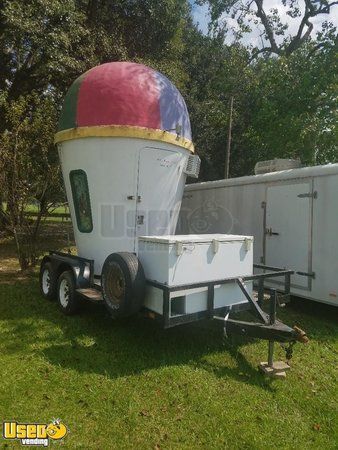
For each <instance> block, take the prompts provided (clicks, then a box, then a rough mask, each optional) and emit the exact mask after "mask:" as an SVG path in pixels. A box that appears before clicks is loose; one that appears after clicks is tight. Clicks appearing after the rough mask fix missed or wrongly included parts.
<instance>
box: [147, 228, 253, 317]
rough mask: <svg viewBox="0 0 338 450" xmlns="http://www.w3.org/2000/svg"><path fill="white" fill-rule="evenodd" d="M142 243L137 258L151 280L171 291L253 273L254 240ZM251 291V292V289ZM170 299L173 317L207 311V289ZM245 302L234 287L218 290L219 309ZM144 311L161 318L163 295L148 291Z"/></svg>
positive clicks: (153, 239) (210, 237) (215, 237)
mask: <svg viewBox="0 0 338 450" xmlns="http://www.w3.org/2000/svg"><path fill="white" fill-rule="evenodd" d="M138 241H139V246H138V249H139V251H138V257H139V259H140V261H141V263H142V265H143V268H144V271H145V275H146V278H147V279H148V280H152V281H157V282H159V283H163V284H166V285H168V286H181V285H186V284H190V285H192V284H194V283H201V282H208V281H215V280H221V279H224V278H234V277H241V276H249V275H252V273H253V245H252V244H253V237H252V236H237V235H226V234H203V235H181V236H179V235H176V236H175V235H171V236H141V237H139V239H138ZM248 288H249V290H250V291H251V283H249V284H248ZM170 298H171V300H172V301H171V315H172V316H173V315H177V314H190V313H193V312H199V311H205V310H207V288H206V287H202V288H193V287H190V288H189V289H182V290H180V291H175V292H172V293H171V294H170ZM173 299H176V300H175V301H173ZM246 301H247V300H246V299H245V297H244V295H243V293H242V292H241V291H240V289H239V287H238V286H237V285H236V283H235V282H234V283H231V284H224V285H221V286H217V287H216V288H215V296H214V306H215V308H221V307H224V306H228V305H231V304H237V303H242V302H246ZM145 306H146V307H148V308H149V309H151V310H153V311H155V312H157V313H159V314H162V313H163V298H162V291H161V290H160V289H157V288H154V287H150V286H149V287H148V290H147V295H146V300H145Z"/></svg>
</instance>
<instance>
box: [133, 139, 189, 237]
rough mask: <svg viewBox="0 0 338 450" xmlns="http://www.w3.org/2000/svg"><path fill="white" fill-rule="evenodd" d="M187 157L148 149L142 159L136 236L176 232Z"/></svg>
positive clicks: (152, 148) (176, 153) (138, 188)
mask: <svg viewBox="0 0 338 450" xmlns="http://www.w3.org/2000/svg"><path fill="white" fill-rule="evenodd" d="M186 160H187V155H185V154H183V153H182V152H178V151H172V150H167V149H160V148H154V147H146V148H143V149H141V151H140V155H139V174H138V187H137V195H138V199H139V201H138V203H137V220H136V222H137V226H136V235H137V236H141V235H162V234H171V233H174V232H175V228H176V224H177V219H178V214H179V210H180V206H181V201H182V196H183V190H184V183H185V180H186V175H185V173H184V167H185V164H186Z"/></svg>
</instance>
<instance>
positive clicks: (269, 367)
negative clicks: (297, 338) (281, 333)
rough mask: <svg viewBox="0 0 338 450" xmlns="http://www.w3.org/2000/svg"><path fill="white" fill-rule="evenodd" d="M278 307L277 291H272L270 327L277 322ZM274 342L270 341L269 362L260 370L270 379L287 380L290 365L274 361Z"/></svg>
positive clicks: (261, 365) (261, 366)
mask: <svg viewBox="0 0 338 450" xmlns="http://www.w3.org/2000/svg"><path fill="white" fill-rule="evenodd" d="M276 306H277V291H276V290H275V289H271V295H270V325H274V324H275V322H276ZM274 345H275V343H274V341H269V351H268V362H261V363H260V364H259V366H258V367H259V369H260V370H261V371H262V372H263V373H264V374H265V375H268V376H270V377H274V378H285V377H286V370H289V369H290V366H289V364H287V363H285V362H284V361H275V362H274V361H273V351H274Z"/></svg>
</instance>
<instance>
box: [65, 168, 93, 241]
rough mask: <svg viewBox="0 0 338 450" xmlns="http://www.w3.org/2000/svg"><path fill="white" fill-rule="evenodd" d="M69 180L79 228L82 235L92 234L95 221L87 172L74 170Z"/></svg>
mask: <svg viewBox="0 0 338 450" xmlns="http://www.w3.org/2000/svg"><path fill="white" fill-rule="evenodd" d="M69 178H70V184H71V187H72V194H73V202H74V209H75V215H76V223H77V227H78V229H79V230H80V231H81V232H82V233H90V232H91V231H92V230H93V221H92V211H91V207H90V198H89V189H88V181H87V175H86V172H84V171H83V170H72V171H71V172H70V173H69Z"/></svg>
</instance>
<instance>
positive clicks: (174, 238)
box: [138, 233, 253, 244]
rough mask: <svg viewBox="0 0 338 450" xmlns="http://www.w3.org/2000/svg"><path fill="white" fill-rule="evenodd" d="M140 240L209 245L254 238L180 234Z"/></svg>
mask: <svg viewBox="0 0 338 450" xmlns="http://www.w3.org/2000/svg"><path fill="white" fill-rule="evenodd" d="M138 240H139V241H140V242H141V241H142V242H157V243H162V244H175V243H176V242H182V243H187V244H188V243H189V244H190V243H197V244H207V243H211V242H213V241H218V242H234V241H244V240H250V241H253V236H241V235H239V234H217V233H216V234H178V235H164V236H139V238H138Z"/></svg>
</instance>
